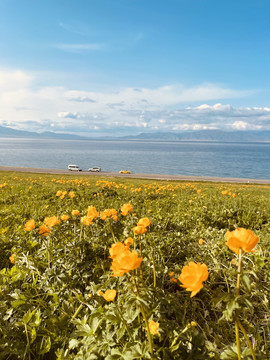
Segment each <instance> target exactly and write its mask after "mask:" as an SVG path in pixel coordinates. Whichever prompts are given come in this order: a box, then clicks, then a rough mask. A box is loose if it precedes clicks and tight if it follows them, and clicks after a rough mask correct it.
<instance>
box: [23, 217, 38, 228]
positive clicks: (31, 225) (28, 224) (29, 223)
mask: <svg viewBox="0 0 270 360" xmlns="http://www.w3.org/2000/svg"><path fill="white" fill-rule="evenodd" d="M35 227H36V224H35V220H34V219H31V220H28V221H27V222H26V223H25V224H24V230H26V231H31V230H33V229H34V228H35Z"/></svg>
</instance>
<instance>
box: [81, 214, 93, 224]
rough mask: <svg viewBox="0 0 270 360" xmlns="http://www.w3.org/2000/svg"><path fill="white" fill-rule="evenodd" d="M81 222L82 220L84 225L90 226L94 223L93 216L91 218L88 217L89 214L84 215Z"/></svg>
mask: <svg viewBox="0 0 270 360" xmlns="http://www.w3.org/2000/svg"><path fill="white" fill-rule="evenodd" d="M81 222H82V223H83V224H84V225H86V226H89V225H91V224H93V220H92V218H91V217H88V216H83V217H82V218H81Z"/></svg>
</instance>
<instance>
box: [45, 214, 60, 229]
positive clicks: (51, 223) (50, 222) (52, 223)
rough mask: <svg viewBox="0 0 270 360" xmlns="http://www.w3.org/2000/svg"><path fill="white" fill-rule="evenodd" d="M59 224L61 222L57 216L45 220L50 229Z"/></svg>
mask: <svg viewBox="0 0 270 360" xmlns="http://www.w3.org/2000/svg"><path fill="white" fill-rule="evenodd" d="M59 223H60V221H59V219H58V217H57V216H51V217H46V218H45V219H44V224H45V225H47V226H48V227H53V226H55V225H57V224H59Z"/></svg>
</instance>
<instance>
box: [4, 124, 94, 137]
mask: <svg viewBox="0 0 270 360" xmlns="http://www.w3.org/2000/svg"><path fill="white" fill-rule="evenodd" d="M0 137H20V138H41V139H66V140H72V139H73V140H76V139H87V138H86V137H82V136H78V135H72V134H57V133H54V132H51V131H46V132H43V133H37V132H33V131H23V130H15V129H12V128H9V127H5V126H0Z"/></svg>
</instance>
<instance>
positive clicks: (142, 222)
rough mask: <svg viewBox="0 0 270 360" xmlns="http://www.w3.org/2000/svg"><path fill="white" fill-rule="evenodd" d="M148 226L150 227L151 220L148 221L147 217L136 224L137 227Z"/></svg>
mask: <svg viewBox="0 0 270 360" xmlns="http://www.w3.org/2000/svg"><path fill="white" fill-rule="evenodd" d="M150 225H151V220H150V219H148V218H147V217H144V218H141V219H140V220H139V221H138V223H137V226H144V227H148V226H150Z"/></svg>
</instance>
